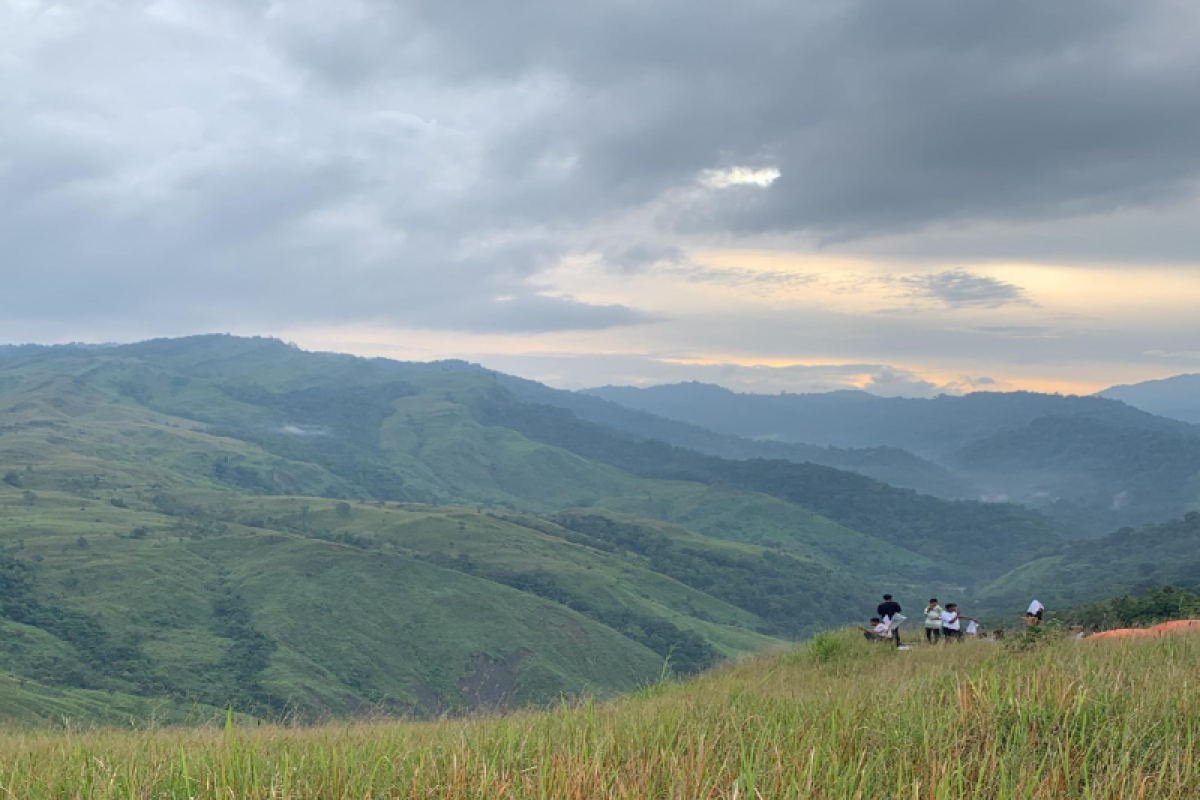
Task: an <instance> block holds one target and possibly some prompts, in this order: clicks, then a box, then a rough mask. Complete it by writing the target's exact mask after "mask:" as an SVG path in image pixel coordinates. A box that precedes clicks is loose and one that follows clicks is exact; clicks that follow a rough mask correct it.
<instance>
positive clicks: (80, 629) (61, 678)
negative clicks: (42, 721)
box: [0, 554, 162, 694]
mask: <svg viewBox="0 0 1200 800" xmlns="http://www.w3.org/2000/svg"><path fill="white" fill-rule="evenodd" d="M35 582H36V573H35V571H34V569H33V568H32V567H30V566H29V565H28V564H26V563H25V562H23V561H21V560H20V559H17V558H14V557H13V556H12V555H9V554H3V555H0V615H2V616H3V617H4V618H5V619H9V620H12V621H13V622H18V623H21V624H22V625H29V626H30V627H34V628H39V629H41V630H43V631H45V632H47V633H49V634H51V635H52V636H54V637H55V638H57V639H59V640H61V641H63V642H65V643H67V644H69V645H70V646H71V647H72V649H73V650H74V651H75V652H76V653H77V654H78V658H76V659H73V660H70V661H60V660H55V661H51V662H46V663H44V664H42V665H41V667H42V669H43V672H42V674H40V675H38V676H37V677H38V678H39V679H40V680H43V681H45V682H47V683H53V684H60V685H66V686H78V687H82V688H88V689H104V688H111V687H112V686H113V685H114V684H113V681H114V680H118V681H121V682H123V683H132V684H134V685H135V686H136V687H138V689H139V690H141V691H144V692H146V693H148V694H152V693H155V691H156V690H159V689H161V688H162V687H161V684H160V683H159V682H158V681H157V680H156V679H155V677H154V676H153V675H152V674H151V671H150V667H149V662H148V661H147V659H146V657H145V655H144V654H143V653H142V652H141V649H140V648H139V647H138V646H137V644H136V643H134V642H121V641H117V640H115V639H114V638H113V637H112V636H111V635H109V634H108V632H107V631H105V630H104V628H103V627H102V626H101V625H100V623H99V622H97V621H96V620H94V619H93V618H91V617H89V616H87V615H86V614H80V613H78V612H75V611H70V610H67V609H64V608H60V607H58V606H55V605H52V604H47V603H43V602H42V601H41V600H39V599H38V597H37V595H36V592H35Z"/></svg>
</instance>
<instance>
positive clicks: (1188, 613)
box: [1061, 586, 1200, 629]
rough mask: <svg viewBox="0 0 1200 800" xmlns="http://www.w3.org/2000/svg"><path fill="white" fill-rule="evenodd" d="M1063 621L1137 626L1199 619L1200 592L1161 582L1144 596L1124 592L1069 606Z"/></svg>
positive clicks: (1092, 624)
mask: <svg viewBox="0 0 1200 800" xmlns="http://www.w3.org/2000/svg"><path fill="white" fill-rule="evenodd" d="M1061 617H1062V619H1063V620H1064V621H1066V622H1069V623H1071V624H1075V625H1083V626H1084V627H1085V628H1089V629H1091V628H1100V629H1107V628H1138V627H1146V626H1149V625H1155V624H1157V623H1159V622H1167V621H1170V620H1174V619H1200V594H1197V593H1195V592H1190V591H1188V590H1186V589H1181V588H1179V587H1177V586H1160V587H1158V588H1155V589H1151V590H1150V591H1148V592H1146V593H1145V594H1143V595H1141V596H1131V595H1122V596H1121V597H1114V598H1112V599H1110V600H1101V601H1100V602H1097V603H1087V604H1086V605H1081V606H1076V607H1074V608H1070V609H1067V610H1066V611H1064V612H1063V613H1062V614H1061Z"/></svg>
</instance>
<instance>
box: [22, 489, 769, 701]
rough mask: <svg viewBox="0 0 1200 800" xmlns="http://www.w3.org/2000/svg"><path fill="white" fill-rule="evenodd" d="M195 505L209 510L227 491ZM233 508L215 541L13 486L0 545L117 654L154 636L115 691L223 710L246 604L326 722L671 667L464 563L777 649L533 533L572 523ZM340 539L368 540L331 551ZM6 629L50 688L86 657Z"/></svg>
mask: <svg viewBox="0 0 1200 800" xmlns="http://www.w3.org/2000/svg"><path fill="white" fill-rule="evenodd" d="M183 496H184V497H185V498H186V499H187V500H189V501H190V502H192V503H197V504H199V503H200V502H202V501H210V502H215V501H219V500H221V498H222V495H220V494H214V493H212V492H201V493H196V492H192V493H191V494H185V495H183ZM130 501H131V502H136V501H135V500H134V499H133V498H132V497H131V498H130ZM221 506H222V507H223V508H224V509H225V510H226V517H227V521H219V522H213V521H211V520H210V521H208V522H207V523H205V524H206V525H207V526H208V527H207V528H205V530H206V532H204V533H198V532H197V530H196V529H194V528H190V527H180V525H181V524H183V520H181V519H180V518H175V517H169V516H165V515H162V514H158V513H155V512H153V511H149V510H138V509H134V508H129V509H118V508H114V507H113V506H111V505H110V504H109V503H107V502H105V501H103V500H99V499H87V498H78V497H74V496H67V495H61V494H57V493H46V492H43V493H40V494H39V495H38V496H37V498H36V500H35V501H34V503H33V504H32V505H29V504H27V503H26V501H25V500H24V499H23V498H22V496H21V494H20V493H18V491H17V490H15V489H13V488H11V487H8V486H2V487H0V542H3V543H4V544H5V545H6V546H7V547H9V548H10V552H13V553H15V554H16V555H17V556H19V558H20V560H21V561H22V562H24V563H26V564H29V565H31V567H32V570H33V572H34V574H35V575H36V578H37V580H36V587H37V591H36V594H37V596H38V598H39V599H40V600H41V602H42V603H43V604H45V605H47V606H51V607H54V608H60V609H64V610H66V611H68V612H71V613H76V614H86V615H88V616H90V617H91V618H93V619H95V620H96V621H98V622H99V623H100V625H101V626H102V628H103V629H104V630H106V631H107V632H108V633H109V635H110V636H111V637H112V638H113V639H114V640H116V641H121V642H124V641H126V640H129V641H137V642H139V647H140V649H141V651H142V652H143V653H144V655H145V657H146V660H147V661H148V662H149V665H150V673H151V674H150V678H151V680H149V681H140V682H139V681H137V680H125V681H123V680H120V679H115V678H114V679H103V680H102V684H101V685H102V686H105V687H108V688H112V689H114V690H117V691H125V692H129V691H136V690H143V691H144V690H146V687H147V686H149V687H150V689H151V690H153V688H154V687H155V686H157V685H158V684H159V683H161V684H162V686H164V687H165V689H166V690H168V691H170V693H172V694H173V695H175V696H181V697H191V698H194V699H197V700H206V701H208V702H210V703H214V704H217V705H221V704H223V703H224V702H236V701H238V700H239V698H238V697H237V696H236V695H233V696H230V695H229V694H228V692H229V687H230V685H232V684H236V683H238V682H241V681H244V680H245V678H246V676H245V675H244V674H243V673H238V672H234V673H230V672H229V671H228V670H230V669H231V667H230V665H229V664H228V659H227V658H226V656H227V655H228V654H229V653H230V650H231V648H233V647H234V646H235V645H237V644H238V640H237V637H236V636H230V635H228V631H223V630H222V627H223V626H222V623H221V621H220V620H219V619H218V618H217V616H216V614H215V612H214V608H215V605H214V604H215V603H216V602H217V601H218V600H219V599H220V598H221V597H223V596H228V595H232V596H234V597H237V598H239V600H240V601H241V602H242V603H244V605H245V607H246V611H247V613H248V614H249V616H250V618H251V622H252V627H253V629H254V630H256V631H258V632H260V633H262V634H264V635H266V636H267V637H268V638H269V639H270V641H271V642H273V643H274V644H275V649H273V650H272V652H271V653H270V656H269V665H268V666H267V667H266V668H265V670H264V671H263V672H262V674H261V675H259V676H257V679H258V680H260V681H261V683H262V685H263V687H264V689H265V690H266V691H267V693H269V694H270V695H272V696H274V697H276V698H280V699H282V700H284V701H286V702H287V703H289V704H292V705H295V706H298V707H299V709H300V710H302V711H306V712H309V713H312V712H319V711H331V712H346V711H356V710H363V709H365V708H368V707H372V706H381V707H383V708H391V709H393V710H397V709H400V710H404V709H409V710H420V711H432V710H438V709H444V708H453V707H461V706H471V705H480V704H483V705H488V704H512V703H520V702H529V701H533V700H543V699H546V698H550V697H554V696H556V695H558V694H559V693H562V692H568V693H578V692H581V691H591V692H599V693H601V694H603V693H607V692H610V691H614V690H622V689H630V688H633V687H635V686H637V685H639V684H640V683H642V682H645V681H647V680H650V679H651V678H653V677H654V676H655V675H657V674H658V672H659V670H660V669H661V664H662V656H661V655H658V654H655V653H653V652H651V651H650V650H648V649H646V647H644V646H642V645H640V644H638V643H637V642H635V641H632V640H630V639H629V638H627V637H625V636H622V635H619V634H618V633H617V632H616V631H614V630H613V629H612V628H611V627H609V626H607V625H603V624H599V623H597V622H596V621H594V620H592V619H589V618H588V617H587V616H584V615H582V614H578V613H576V612H574V611H571V610H569V609H567V608H564V607H563V606H562V605H560V604H557V603H553V602H548V601H546V600H543V599H540V598H538V597H535V596H533V595H530V594H528V593H525V592H520V591H516V590H515V589H511V588H509V587H507V586H502V585H499V584H497V583H495V582H493V581H490V580H485V579H483V578H481V577H475V576H473V575H469V574H464V573H462V572H461V571H456V570H452V569H445V568H443V567H440V566H437V565H436V564H433V563H429V562H428V561H426V560H421V559H418V558H414V556H416V555H419V556H427V557H439V556H451V557H452V556H454V555H459V554H462V555H464V556H467V557H469V558H470V559H471V560H472V562H474V564H475V565H476V566H477V567H480V568H484V569H488V568H492V569H504V568H511V567H514V566H519V567H521V568H523V569H536V570H538V571H539V572H543V573H545V574H547V575H549V576H552V577H553V579H554V580H555V581H557V582H559V583H560V585H561V586H563V587H570V589H571V591H573V592H575V593H577V594H578V595H579V596H581V597H586V598H588V599H589V600H590V601H591V603H592V604H593V605H594V606H595V607H597V608H598V609H600V610H602V611H619V610H626V611H631V612H633V613H635V614H637V615H640V616H643V617H653V618H661V619H664V620H668V621H670V622H672V623H673V624H675V625H677V626H678V627H679V628H681V629H685V630H690V631H692V632H694V633H696V634H697V635H699V636H701V637H703V638H704V639H705V640H706V641H709V642H710V643H712V645H713V646H714V647H716V648H717V650H718V651H719V652H721V653H723V654H725V655H731V654H733V653H736V652H741V651H744V650H747V649H761V648H763V647H769V646H773V645H774V644H775V640H773V639H771V638H769V637H766V636H762V635H759V634H756V633H754V632H753V629H754V628H756V627H759V626H760V625H761V624H762V623H761V621H760V620H759V619H758V618H757V617H756V616H755V615H754V614H752V613H749V612H747V611H745V610H742V609H740V608H737V607H734V606H732V605H730V604H728V603H725V602H722V601H720V600H717V599H716V598H714V597H712V596H710V595H708V594H705V593H703V592H700V591H697V590H695V589H692V588H689V587H687V586H685V585H683V584H681V583H679V582H678V581H675V580H672V579H670V578H667V577H665V576H663V575H660V574H658V573H656V572H654V571H652V570H651V569H649V568H648V567H647V566H646V565H645V564H644V563H643V562H642V561H641V560H639V559H636V558H629V557H621V556H618V555H613V554H608V553H603V552H596V551H593V550H590V549H589V548H586V547H582V546H580V545H578V544H574V543H572V542H570V541H567V540H566V539H564V538H561V537H560V536H556V535H548V534H546V533H542V532H541V531H539V530H536V529H535V528H534V527H529V525H541V526H546V527H548V528H550V529H551V530H554V529H555V526H552V525H548V524H547V523H545V521H544V520H540V519H538V518H528V520H529V522H528V524H518V523H516V522H509V521H506V520H504V519H498V518H496V517H494V516H491V515H487V514H479V513H476V511H475V510H474V509H461V508H438V509H434V508H431V507H418V508H417V510H408V511H406V510H401V509H396V508H387V509H378V508H375V507H373V506H355V507H353V510H352V512H351V514H350V516H349V517H347V518H343V517H342V516H341V515H339V514H338V512H337V511H335V501H332V500H322V499H320V498H303V499H285V498H254V499H232V500H231V499H228V498H227V499H225V500H224V501H223V502H221ZM301 509H303V513H302V514H301V513H300V512H301ZM272 515H274V517H272ZM297 517H302V518H303V520H304V521H303V525H302V526H301V525H300V524H299V523H298V522H297V521H296V519H295V518H297ZM237 519H243V520H244V521H245V522H246V523H253V524H254V526H255V527H251V526H250V525H242V524H239V523H238V522H237V521H236V520H237ZM517 519H520V518H519V517H518V518H517ZM260 525H276V526H277V527H275V528H272V527H265V528H264V527H257V526H260ZM134 527H140V528H143V529H145V530H147V531H148V533H147V534H146V538H144V539H131V538H129V534H130V531H131V530H132V529H133V528H134ZM297 530H299V532H297ZM558 530H559V531H560V533H561V534H564V535H565V534H566V532H565V531H561V529H558ZM342 534H350V537H349V538H351V539H353V540H355V541H356V542H358V544H357V546H352V545H349V544H345V543H341V542H338V541H327V540H326V539H323V538H317V536H331V535H332V536H335V537H336V536H341V535H342ZM680 535H681V536H690V537H693V538H694V539H695V540H697V542H698V543H701V544H703V542H700V537H697V536H695V535H694V534H688V533H687V532H683V531H680ZM80 537H82V538H83V543H81V541H80ZM714 545H715V546H716V547H717V548H721V547H729V546H730V545H726V544H723V543H714ZM16 548H19V549H16ZM8 624H9V625H11V626H14V627H16V628H20V631H21V636H15V635H14V636H10V637H9V640H8V641H9V643H10V646H9V648H8V650H7V651H6V653H5V655H4V658H5V660H4V661H3V662H0V663H2V664H3V665H4V667H3V668H4V669H5V671H8V672H12V673H17V674H22V675H27V676H29V677H31V678H37V677H39V676H41V675H42V674H43V673H46V674H47V677H50V676H52V675H55V674H58V675H61V674H63V673H64V671H66V672H69V668H70V667H71V665H72V664H78V663H82V662H83V661H85V660H86V654H84V653H81V652H78V651H77V649H76V648H74V647H72V646H71V645H70V644H69V643H64V642H63V641H62V640H61V639H60V638H56V637H55V636H52V635H50V634H48V633H46V632H44V631H42V630H39V629H37V628H32V627H29V626H19V625H16V623H8ZM222 633H224V634H225V635H222ZM493 662H495V663H493ZM501 662H504V663H505V664H507V665H508V666H504V667H503V668H502V667H501V666H499V665H500V664H501ZM509 667H511V669H509ZM489 670H490V671H491V672H492V673H495V674H496V675H497V676H499V677H498V678H497V680H499V681H500V683H498V684H497V685H496V687H498V688H496V687H494V691H493V690H492V689H489V690H488V691H491V692H492V694H491V695H487V696H484V695H481V694H480V692H481V691H483V690H482V689H481V688H478V687H476V686H475V685H474V684H473V683H472V676H474V675H476V674H478V673H481V671H482V672H488V671H489ZM509 672H511V673H512V675H511V676H508V677H505V676H506V675H507V674H508V673H509ZM252 677H253V676H252ZM480 680H483V678H482V677H481V678H480ZM156 681H157V682H158V683H156ZM505 681H507V683H505ZM139 687H140V688H139ZM497 692H498V693H499V694H497ZM223 693H225V694H223Z"/></svg>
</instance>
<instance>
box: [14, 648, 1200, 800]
mask: <svg viewBox="0 0 1200 800" xmlns="http://www.w3.org/2000/svg"><path fill="white" fill-rule="evenodd" d="M1198 682H1200V637H1177V638H1174V639H1163V640H1158V641H1136V642H1103V643H1102V642H1097V643H1089V642H1074V641H1060V642H1052V643H1049V644H1048V645H1046V646H1045V647H1043V648H1041V649H1038V650H1036V651H1034V652H1026V653H1016V652H1009V651H1008V650H1005V649H1003V648H1002V647H1000V646H996V645H991V646H989V645H986V644H964V645H961V646H958V647H943V648H927V649H921V650H914V651H911V652H906V653H896V652H894V651H892V650H891V649H890V648H887V647H886V646H871V645H868V644H866V643H864V642H860V641H858V640H856V639H854V638H853V637H851V636H849V635H845V634H833V635H825V636H821V637H818V639H817V640H815V641H814V642H813V643H810V644H809V645H808V646H806V647H804V648H801V649H799V650H796V651H794V652H792V653H788V654H785V655H782V656H771V657H762V658H757V659H752V660H748V661H745V662H743V663H740V664H736V665H732V666H729V667H726V668H723V669H720V670H717V671H715V672H713V673H710V674H708V675H705V676H703V677H702V678H699V679H697V680H695V681H691V682H688V683H683V684H678V685H664V686H658V687H652V688H649V689H647V690H646V691H644V692H642V693H641V694H640V695H638V696H635V697H630V698H625V699H622V700H619V701H616V702H611V703H603V704H583V705H574V706H565V705H564V706H563V707H560V708H556V709H551V710H548V711H543V712H525V713H518V714H512V715H508V716H504V717H495V718H485V719H473V720H444V721H437V722H420V723H371V724H347V725H328V726H324V727H317V728H308V729H289V728H281V727H270V728H267V727H263V728H258V727H253V728H230V729H227V730H218V729H212V730H171V729H163V730H142V731H115V730H95V731H70V730H68V731H65V732H63V731H58V732H37V731H25V732H20V731H11V732H8V733H5V734H3V735H0V786H2V787H3V791H4V792H7V796H9V797H14V798H22V799H23V800H24V799H26V798H28V799H30V800H32V799H33V798H50V797H54V798H118V797H120V798H160V797H163V798H165V797H171V798H175V797H178V798H188V797H195V798H201V797H203V798H217V797H220V798H681V799H684V798H686V799H687V800H692V799H693V798H759V797H761V798H913V800H923V799H929V800H933V799H934V798H947V799H948V798H968V797H978V798H1063V797H1079V798H1114V799H1116V798H1120V799H1121V800H1125V799H1126V798H1200V691H1198V687H1197V683H1198Z"/></svg>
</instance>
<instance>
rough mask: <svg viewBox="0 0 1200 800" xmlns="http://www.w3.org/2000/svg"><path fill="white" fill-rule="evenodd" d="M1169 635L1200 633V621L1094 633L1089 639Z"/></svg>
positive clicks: (1193, 620) (1184, 621) (1178, 620)
mask: <svg viewBox="0 0 1200 800" xmlns="http://www.w3.org/2000/svg"><path fill="white" fill-rule="evenodd" d="M1168 633H1200V619H1177V620H1175V621H1174V622H1162V623H1159V624H1158V625H1153V626H1151V627H1149V628H1117V629H1116V630H1113V631H1104V632H1102V633H1093V634H1092V635H1091V636H1089V637H1087V638H1088V639H1124V638H1134V637H1138V636H1162V635H1165V634H1168Z"/></svg>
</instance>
